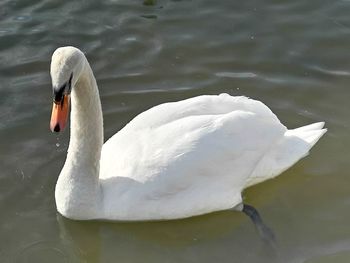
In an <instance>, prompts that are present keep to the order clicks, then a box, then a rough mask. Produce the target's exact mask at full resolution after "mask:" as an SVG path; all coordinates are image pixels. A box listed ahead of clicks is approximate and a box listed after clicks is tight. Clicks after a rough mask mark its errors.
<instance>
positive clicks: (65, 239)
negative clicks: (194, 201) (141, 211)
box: [57, 211, 277, 262]
mask: <svg viewBox="0 0 350 263" xmlns="http://www.w3.org/2000/svg"><path fill="white" fill-rule="evenodd" d="M228 217H229V218H230V219H231V220H230V223H227V218H228ZM242 219H244V220H248V219H247V218H245V216H240V215H239V213H238V212H233V211H232V212H231V211H224V212H218V213H213V214H209V215H205V216H198V217H194V218H189V219H183V220H173V221H157V222H132V223H130V222H119V223H115V222H98V221H94V222H92V221H86V222H84V221H72V220H69V219H66V218H64V217H62V216H60V215H57V222H58V224H59V231H60V239H61V241H62V243H63V244H64V247H65V248H66V249H68V250H70V251H69V253H68V254H75V256H76V257H79V258H80V260H82V261H83V262H111V261H109V260H112V259H115V260H116V262H148V261H147V260H146V259H147V258H149V259H150V260H151V259H153V260H154V259H157V260H161V259H162V258H164V259H165V258H166V259H167V260H168V261H167V262H179V260H180V261H181V258H182V260H183V259H186V261H187V260H188V259H191V258H192V259H193V260H194V259H196V260H198V259H200V260H201V262H212V259H213V258H215V256H214V257H213V258H211V257H210V256H208V255H206V256H204V255H203V251H201V249H199V250H198V251H197V253H198V254H197V255H196V252H195V251H196V250H197V249H196V247H197V248H198V247H201V246H203V247H206V246H207V245H209V244H210V243H212V242H217V241H218V240H222V239H226V238H229V237H230V236H231V235H238V234H239V233H237V229H238V228H239V225H240V224H241V223H242V222H243V220H242ZM248 223H250V222H248ZM249 227H251V228H253V225H249ZM238 232H239V231H238ZM255 234H256V233H255ZM254 241H255V242H256V243H255V244H253V246H257V247H260V248H259V249H260V252H261V253H262V254H264V255H265V256H268V257H270V258H271V260H273V259H274V258H277V255H276V253H275V252H276V251H273V250H272V248H271V247H267V246H266V244H264V243H263V242H262V240H260V239H259V237H258V235H257V234H256V235H255V240H254ZM243 243H244V242H243ZM232 247H233V248H235V249H234V250H236V249H237V248H239V247H241V246H240V245H239V244H238V243H237V242H236V241H233V243H232ZM208 249H210V246H209V247H206V248H205V250H206V253H208ZM192 250H194V251H192ZM231 252H232V251H231ZM231 252H230V251H222V253H231ZM209 255H210V253H209ZM203 256H204V257H203ZM233 262H234V261H233Z"/></svg>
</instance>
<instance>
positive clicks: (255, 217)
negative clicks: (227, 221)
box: [241, 204, 276, 247]
mask: <svg viewBox="0 0 350 263" xmlns="http://www.w3.org/2000/svg"><path fill="white" fill-rule="evenodd" d="M241 211H242V212H243V213H245V214H246V215H247V216H249V218H250V219H251V220H252V222H253V224H254V225H255V228H256V230H257V231H258V233H259V236H260V237H261V238H262V240H263V241H264V242H266V243H267V244H268V245H270V246H272V247H275V246H276V238H275V234H274V233H273V231H272V230H271V228H269V227H268V226H267V225H265V223H264V222H263V220H262V219H261V217H260V215H259V212H258V211H257V210H256V209H255V208H254V207H253V206H251V205H247V204H243V207H242V210H241Z"/></svg>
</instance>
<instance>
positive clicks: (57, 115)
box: [50, 95, 70, 132]
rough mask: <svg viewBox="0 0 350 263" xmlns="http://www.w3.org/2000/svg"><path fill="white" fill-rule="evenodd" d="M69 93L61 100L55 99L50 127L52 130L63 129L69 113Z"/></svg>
mask: <svg viewBox="0 0 350 263" xmlns="http://www.w3.org/2000/svg"><path fill="white" fill-rule="evenodd" d="M69 101H70V98H69V95H64V96H63V98H62V100H61V101H58V102H57V101H54V102H53V105H52V113H51V121H50V129H51V131H52V132H59V131H63V130H64V128H65V127H66V123H67V120H68V114H69V103H70V102H69Z"/></svg>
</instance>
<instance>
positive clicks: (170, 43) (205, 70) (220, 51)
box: [0, 0, 350, 263]
mask: <svg viewBox="0 0 350 263" xmlns="http://www.w3.org/2000/svg"><path fill="white" fill-rule="evenodd" d="M150 2H152V1H150ZM349 12H350V1H345V0H344V1H340V0H338V1H322V0H320V1H318V0H310V1H283V3H282V2H280V1H274V0H268V1H258V0H255V1H254V0H253V1H247V2H242V1H232V0H225V1H224V0H223V1H209V0H207V1H205V0H204V1H199V0H192V1H191V0H183V1H180V0H177V1H175V0H173V1H170V0H158V1H157V3H156V4H155V5H147V6H146V5H143V4H142V1H141V0H140V1H129V0H128V1H127V0H119V1H118V0H114V1H112V0H104V1H92V0H91V1H59V2H58V1H56V2H55V1H48V0H38V1H33V0H28V1H25V0H22V1H10V0H4V1H2V2H1V3H0V79H1V82H0V83H1V84H0V145H1V147H0V167H1V173H0V211H1V214H0V261H1V262H16V263H17V262H18V263H19V262H20V263H22V262H214V261H216V262H293V263H294V262H295V263H297V262H305V263H321V262H349V260H350V228H349V219H350V212H349V211H350V209H349V207H350V177H349V176H350V175H349V170H350V164H349V150H348V149H349V147H350V137H349V134H350V121H349V119H350V118H349V116H350V115H349V113H350V110H349V99H350V89H349V84H350V70H349V69H350V59H349V58H350V57H349V47H350V34H349V33H350V18H349ZM63 45H74V46H77V47H79V48H80V49H82V50H83V51H84V52H85V53H86V54H87V57H88V59H89V61H90V64H91V65H92V67H93V70H94V72H95V75H96V78H97V81H98V84H99V87H100V93H101V99H102V106H103V112H104V118H105V137H106V138H108V137H110V136H111V135H112V134H114V133H115V132H116V131H118V130H119V129H121V128H122V127H123V126H124V125H125V124H126V123H127V122H128V121H129V120H130V119H131V118H132V117H134V116H135V115H137V114H138V113H140V112H142V111H143V110H145V109H147V108H149V107H151V106H154V105H157V104H159V103H162V102H166V101H175V100H179V99H184V98H188V97H191V96H195V95H200V94H218V93H221V92H227V93H230V94H232V95H246V96H249V97H252V98H256V99H259V100H261V101H263V102H264V103H266V104H267V105H269V107H270V108H271V109H272V110H273V111H274V112H275V113H276V114H277V115H278V116H279V118H280V119H281V121H282V122H283V123H284V124H286V125H287V126H288V127H290V128H292V127H297V126H301V125H304V124H308V123H312V122H317V121H326V123H327V127H328V128H329V131H328V133H327V134H326V135H325V136H324V137H323V138H322V140H321V141H320V142H319V143H318V144H317V146H316V147H315V148H314V149H313V150H312V152H311V155H310V156H309V157H307V158H305V159H303V160H302V161H301V162H299V163H298V164H297V165H295V166H294V167H293V168H292V169H289V170H288V171H287V172H285V173H284V174H283V175H282V176H280V177H278V178H277V179H275V180H272V181H269V182H265V183H263V184H260V185H257V186H254V187H252V188H250V189H248V190H246V191H245V192H244V199H245V201H246V202H247V203H250V204H253V205H254V206H255V207H257V208H258V209H259V211H260V213H261V214H262V216H263V217H264V219H265V221H266V222H267V223H268V225H269V226H270V227H271V228H273V230H274V232H275V234H276V237H277V248H276V249H275V250H272V249H271V248H269V247H266V246H265V245H264V244H263V243H262V241H261V240H260V239H259V237H258V235H257V233H256V232H255V230H254V227H253V226H252V224H251V222H250V221H249V220H248V219H247V218H246V217H245V216H244V215H241V214H240V213H235V212H227V211H224V212H218V213H213V214H210V215H205V216H200V217H195V218H191V219H186V220H176V221H168V222H148V223H104V222H74V221H70V220H67V219H64V218H62V217H61V216H60V215H58V214H57V213H56V209H55V203H54V187H55V182H56V180H57V176H58V174H59V172H60V169H61V167H62V165H63V163H64V160H65V155H66V150H67V145H68V138H69V137H68V132H67V131H66V132H65V133H64V134H62V135H60V136H59V137H58V136H57V135H55V134H52V133H51V132H50V131H49V128H48V127H49V117H50V111H51V102H52V97H51V90H50V89H51V85H50V78H49V72H48V71H49V62H50V57H51V54H52V52H53V51H54V50H55V49H56V48H57V47H59V46H63Z"/></svg>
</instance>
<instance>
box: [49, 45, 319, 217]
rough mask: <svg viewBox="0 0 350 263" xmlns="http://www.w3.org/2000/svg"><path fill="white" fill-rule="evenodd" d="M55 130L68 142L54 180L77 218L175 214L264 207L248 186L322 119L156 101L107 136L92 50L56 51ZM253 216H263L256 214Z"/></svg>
mask: <svg viewBox="0 0 350 263" xmlns="http://www.w3.org/2000/svg"><path fill="white" fill-rule="evenodd" d="M50 75H51V80H52V88H53V108H52V114H51V121H50V128H51V130H52V131H53V132H60V131H63V129H64V128H65V125H66V123H67V120H68V115H69V109H70V108H71V112H70V116H71V124H70V142H69V147H68V152H67V158H66V161H65V164H64V166H63V168H62V170H61V173H60V175H59V177H58V180H57V184H56V188H55V200H56V206H57V210H58V212H59V213H60V214H62V215H63V216H64V217H67V218H70V219H75V220H115V221H139V220H170V219H179V218H186V217H191V216H196V215H202V214H206V213H210V212H213V211H219V210H227V209H234V210H238V211H243V212H245V213H246V214H247V215H249V216H250V217H251V218H252V219H253V218H254V215H253V214H254V213H255V215H256V216H257V212H256V211H255V210H254V208H253V207H252V206H249V205H246V204H244V203H243V201H242V194H241V193H242V191H243V190H244V189H245V188H247V187H249V186H252V185H254V184H257V183H260V182H263V181H265V180H268V179H271V178H274V177H275V176H277V175H279V174H280V173H282V172H283V171H285V170H286V169H287V168H289V167H290V166H292V165H293V164H294V163H296V162H297V161H298V160H299V159H301V158H303V157H304V156H306V155H307V154H308V152H309V150H310V148H311V147H312V146H313V145H314V144H315V143H316V142H317V141H318V140H319V139H320V137H321V136H322V135H323V134H324V133H325V132H326V129H324V128H323V127H324V122H318V123H314V124H311V125H307V126H304V127H300V128H297V129H291V130H288V129H287V128H286V127H285V126H284V125H283V124H281V122H280V121H279V120H278V118H277V117H276V115H275V114H274V113H272V111H271V110H270V109H269V108H268V107H267V106H266V105H265V104H263V103H262V102H260V101H257V100H253V99H250V98H247V97H244V96H230V95H228V94H220V95H202V96H197V97H193V98H189V99H185V100H182V101H177V102H169V103H164V104H160V105H158V106H155V107H153V108H151V109H149V110H147V111H145V112H143V113H141V114H139V115H138V116H136V117H135V118H134V119H133V120H131V121H130V122H129V123H128V124H127V125H126V126H125V127H124V128H123V129H121V130H120V131H119V132H117V133H116V134H115V135H114V136H112V137H111V138H110V139H109V140H107V141H106V142H105V143H104V144H103V141H104V139H103V117H102V109H101V102H100V97H99V92H98V88H97V84H96V80H95V77H94V75H93V72H92V69H91V67H90V65H89V63H88V61H87V59H86V57H85V55H84V54H83V53H82V52H81V51H80V50H79V49H77V48H75V47H70V46H68V47H60V48H58V49H57V50H55V52H54V53H53V55H52V60H51V68H50ZM255 218H256V217H255Z"/></svg>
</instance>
